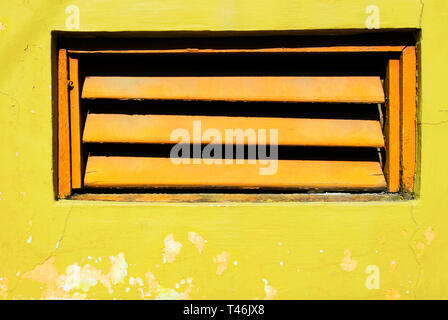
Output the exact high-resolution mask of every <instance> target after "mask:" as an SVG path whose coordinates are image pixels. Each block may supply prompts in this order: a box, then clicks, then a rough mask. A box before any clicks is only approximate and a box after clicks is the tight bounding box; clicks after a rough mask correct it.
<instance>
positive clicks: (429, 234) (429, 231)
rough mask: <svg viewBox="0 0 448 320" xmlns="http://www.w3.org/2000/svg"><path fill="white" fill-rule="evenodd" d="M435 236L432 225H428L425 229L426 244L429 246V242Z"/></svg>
mask: <svg viewBox="0 0 448 320" xmlns="http://www.w3.org/2000/svg"><path fill="white" fill-rule="evenodd" d="M435 237H436V234H435V232H434V230H433V229H432V227H428V228H427V229H426V230H425V238H426V244H427V245H428V246H430V245H431V243H432V242H433V241H434V239H435Z"/></svg>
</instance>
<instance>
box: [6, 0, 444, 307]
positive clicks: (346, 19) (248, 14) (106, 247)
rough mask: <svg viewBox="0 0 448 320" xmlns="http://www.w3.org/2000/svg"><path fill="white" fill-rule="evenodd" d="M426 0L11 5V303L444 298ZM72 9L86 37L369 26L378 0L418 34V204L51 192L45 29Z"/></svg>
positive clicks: (433, 56)
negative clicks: (180, 200)
mask: <svg viewBox="0 0 448 320" xmlns="http://www.w3.org/2000/svg"><path fill="white" fill-rule="evenodd" d="M422 2H424V9H423V12H422ZM422 2H421V1H419V0H393V1H392V0H368V1H367V0H300V1H299V0H296V1H293V0H270V1H268V0H239V1H237V0H221V1H218V0H188V1H185V0H150V1H139V0H129V1H123V0H112V1H111V0H108V1H106V0H96V1H93V0H70V1H66V0H60V1H49V0H47V1H44V0H40V1H39V0H35V1H34V0H8V1H1V3H0V148H1V149H0V150H1V157H0V298H6V299H15V298H16V299H21V298H22V299H29V298H35V299H37V298H51V297H54V298H62V297H64V298H83V297H86V298H106V299H111V298H117V299H127V298H142V297H145V298H156V297H159V298H182V297H190V298H193V299H195V298H197V299H200V298H207V299H220V298H236V299H240V298H241V299H243V298H244V299H253V298H259V299H263V298H276V299H298V298H301V299H328V298H330V299H334V298H343V299H345V298H350V299H387V298H389V299H390V298H392V299H396V298H401V299H415V298H424V299H429V298H436V299H437V298H445V299H446V298H448V273H447V272H446V271H447V270H448V268H447V266H448V254H447V251H448V250H447V247H448V212H447V209H448V201H447V200H448V199H447V196H446V195H447V194H448V184H447V183H446V181H448V170H447V169H446V163H447V159H448V152H447V150H446V148H445V146H446V141H447V139H448V102H447V101H448V100H447V99H446V97H445V94H446V81H444V80H445V79H444V77H445V75H446V74H448V64H447V57H448V44H447V42H446V40H445V39H446V34H447V31H448V30H447V27H448V10H447V9H448V3H447V2H446V0H426V1H424V0H422ZM71 4H73V5H76V6H77V7H78V8H79V12H80V25H79V27H80V29H79V30H80V31H129V30H130V31H134V30H135V31H136V30H147V31H157V30H308V29H334V28H337V29H353V28H360V29H363V28H365V27H366V26H365V20H366V18H367V16H368V14H366V13H365V9H366V7H367V6H368V5H371V4H374V5H377V6H378V7H379V8H380V19H381V20H380V21H381V28H419V27H422V30H423V32H422V41H421V68H422V69H421V74H420V81H421V88H420V90H421V97H420V98H421V99H420V105H419V108H420V119H419V127H420V129H421V134H422V136H421V138H422V139H421V150H422V157H421V166H420V169H421V183H420V197H419V199H418V200H413V201H403V202H371V203H282V204H276V203H272V204H250V203H248V204H221V205H218V204H163V203H158V204H154V203H110V202H82V201H70V200H64V201H55V200H54V191H53V173H52V170H53V167H52V163H53V162H52V159H53V154H52V120H51V118H52V106H51V101H52V97H51V94H52V89H51V83H52V82H51V57H50V56H51V34H50V33H51V31H52V30H69V29H68V27H72V26H73V24H70V23H71V22H73V21H71V20H69V21H68V22H69V24H68V25H67V24H66V22H67V21H66V19H67V17H69V16H70V14H67V13H66V7H67V6H68V5H71ZM75 31H76V30H75ZM189 232H195V233H197V234H198V235H199V236H198V235H196V237H192V238H191V237H190V240H192V241H190V240H189ZM170 235H172V237H173V238H171V236H170ZM190 235H192V234H190ZM200 237H202V238H200ZM173 239H174V240H173ZM201 239H203V240H206V242H205V241H204V242H203V245H204V246H203V250H202V252H200V250H198V248H197V246H196V245H198V244H199V245H200V244H201ZM195 244H196V245H195ZM180 245H182V246H180ZM199 247H200V246H199ZM164 248H165V249H164ZM223 253H224V254H223ZM163 254H165V261H164V256H163ZM350 255H351V256H350ZM282 264H283V265H282ZM368 266H376V267H377V268H378V270H379V273H380V274H379V288H378V289H376V288H372V283H373V282H372V281H371V280H372V279H373V277H374V275H373V276H371V277H370V278H368V277H369V274H367V273H366V268H368ZM370 268H372V267H370ZM373 268H375V267H373ZM217 271H218V273H220V274H217ZM263 279H265V280H263ZM133 280H134V282H133ZM366 281H367V285H366ZM266 282H267V285H266ZM369 284H370V285H369Z"/></svg>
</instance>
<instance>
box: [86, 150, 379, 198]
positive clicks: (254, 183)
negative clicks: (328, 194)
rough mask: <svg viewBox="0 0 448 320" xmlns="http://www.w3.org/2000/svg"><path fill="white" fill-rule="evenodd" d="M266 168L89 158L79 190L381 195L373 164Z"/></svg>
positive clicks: (292, 164) (295, 163) (281, 164)
mask: <svg viewBox="0 0 448 320" xmlns="http://www.w3.org/2000/svg"><path fill="white" fill-rule="evenodd" d="M267 166H269V164H265V165H264V164H263V165H261V164H259V163H258V162H257V164H248V163H247V162H246V163H245V164H236V163H233V164H225V163H224V162H223V163H222V164H191V162H190V164H177V165H176V164H174V163H172V162H171V160H170V159H169V158H144V157H104V156H92V157H89V158H88V160H87V168H86V173H85V177H84V186H86V187H92V188H133V187H134V188H144V187H186V188H195V187H196V188H246V189H258V188H274V189H322V190H383V189H385V188H386V181H385V178H384V175H383V172H382V170H381V167H380V164H379V163H378V162H361V161H360V162H357V161H298V160H278V163H277V171H276V173H275V174H273V175H261V174H260V168H262V167H264V168H266V167H267Z"/></svg>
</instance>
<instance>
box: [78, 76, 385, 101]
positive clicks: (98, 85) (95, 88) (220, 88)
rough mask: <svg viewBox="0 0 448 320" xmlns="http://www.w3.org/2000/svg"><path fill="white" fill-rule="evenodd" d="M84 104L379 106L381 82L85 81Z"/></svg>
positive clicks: (237, 79) (258, 79)
mask: <svg viewBox="0 0 448 320" xmlns="http://www.w3.org/2000/svg"><path fill="white" fill-rule="evenodd" d="M82 97H83V98H89V99H95V98H105V99H171V100H226V101H291V102H335V103H344V102H348V103H384V91H383V87H382V83H381V80H380V77H374V76H372V77H86V79H85V83H84V87H83V92H82Z"/></svg>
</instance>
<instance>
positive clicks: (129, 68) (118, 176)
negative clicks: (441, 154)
mask: <svg viewBox="0 0 448 320" xmlns="http://www.w3.org/2000/svg"><path fill="white" fill-rule="evenodd" d="M57 39H58V41H57V45H56V48H57V52H58V54H57V57H58V109H57V118H58V127H57V130H58V152H57V155H58V177H57V180H58V197H59V198H67V197H71V198H73V199H100V200H114V199H116V200H124V199H125V200H132V199H133V197H134V199H135V201H154V200H155V199H158V200H160V199H163V200H162V201H167V199H184V200H185V201H190V200H191V199H196V200H191V201H207V199H208V200H210V201H216V199H217V195H220V196H221V198H220V199H224V200H225V199H227V200H229V201H236V200H235V199H239V200H238V201H240V200H242V199H245V201H260V199H261V201H269V199H272V200H273V201H281V200H282V199H283V200H285V201H301V200H309V201H314V199H328V200H331V199H335V200H341V199H347V200H350V201H351V200H352V199H354V198H353V197H357V198H356V199H358V200H366V201H367V200H372V199H375V200H377V199H394V200H395V199H401V198H407V197H412V194H413V181H414V175H415V147H416V146H415V141H416V140H415V114H416V109H415V96H416V92H415V70H416V66H415V64H416V62H415V61H416V60H415V40H414V38H413V34H411V33H390V34H389V33H381V34H380V35H379V34H370V35H350V36H314V37H310V36H307V37H304V36H273V35H270V36H238V37H236V36H227V35H226V36H222V37H209V36H196V37H190V38H189V37H185V36H183V37H178V36H173V37H166V38H163V37H155V38H151V37H147V38H145V37H134V38H132V37H130V38H123V37H118V38H115V39H114V38H110V37H102V38H101V37H99V38H98V39H95V41H93V40H92V39H91V38H89V37H86V35H79V34H77V37H72V38H71V37H70V36H67V34H66V33H64V34H60V35H58V37H57ZM412 126H414V131H412ZM404 129H405V131H403V130H404ZM413 164H414V165H413ZM310 194H311V195H310ZM169 197H171V198H169ZM182 197H183V198H182ZM310 197H314V199H310ZM204 199H205V200H204ZM251 199H252V200H251ZM254 199H257V200H254Z"/></svg>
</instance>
